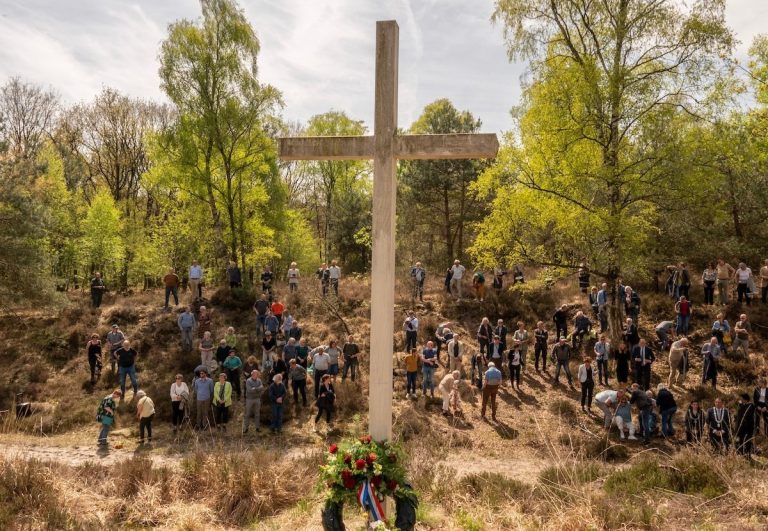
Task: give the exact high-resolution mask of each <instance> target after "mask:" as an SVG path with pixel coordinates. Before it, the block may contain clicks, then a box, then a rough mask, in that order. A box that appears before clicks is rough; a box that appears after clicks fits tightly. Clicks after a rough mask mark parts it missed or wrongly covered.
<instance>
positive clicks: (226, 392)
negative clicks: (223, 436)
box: [213, 372, 232, 431]
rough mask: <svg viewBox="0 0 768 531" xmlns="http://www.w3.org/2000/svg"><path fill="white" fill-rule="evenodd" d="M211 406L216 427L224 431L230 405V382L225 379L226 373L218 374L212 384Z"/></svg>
mask: <svg viewBox="0 0 768 531" xmlns="http://www.w3.org/2000/svg"><path fill="white" fill-rule="evenodd" d="M213 407H214V414H215V419H216V429H218V430H221V431H225V430H226V429H227V422H228V421H229V410H230V408H231V407H232V384H231V383H229V382H228V381H227V375H226V373H223V372H222V373H221V374H219V381H218V382H216V385H214V386H213Z"/></svg>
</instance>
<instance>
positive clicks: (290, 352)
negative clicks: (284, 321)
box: [283, 337, 297, 362]
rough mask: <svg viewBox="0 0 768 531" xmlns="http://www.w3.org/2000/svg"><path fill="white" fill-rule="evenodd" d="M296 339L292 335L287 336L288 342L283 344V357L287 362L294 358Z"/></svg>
mask: <svg viewBox="0 0 768 531" xmlns="http://www.w3.org/2000/svg"><path fill="white" fill-rule="evenodd" d="M296 347H297V345H296V340H295V339H293V338H292V337H290V338H288V342H287V343H286V344H285V345H283V359H284V360H285V361H287V362H290V361H291V360H295V359H296Z"/></svg>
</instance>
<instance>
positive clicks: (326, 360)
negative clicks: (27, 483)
mask: <svg viewBox="0 0 768 531" xmlns="http://www.w3.org/2000/svg"><path fill="white" fill-rule="evenodd" d="M309 355H310V357H311V358H312V366H313V367H314V369H315V372H314V373H313V374H312V379H313V380H314V381H315V398H317V395H318V393H319V392H320V382H321V381H322V378H323V376H325V374H327V373H328V367H330V365H331V357H330V356H329V355H328V354H327V353H326V352H325V347H324V346H320V347H317V348H314V349H312V351H311V352H310V353H309Z"/></svg>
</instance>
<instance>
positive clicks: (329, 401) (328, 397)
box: [315, 374, 336, 425]
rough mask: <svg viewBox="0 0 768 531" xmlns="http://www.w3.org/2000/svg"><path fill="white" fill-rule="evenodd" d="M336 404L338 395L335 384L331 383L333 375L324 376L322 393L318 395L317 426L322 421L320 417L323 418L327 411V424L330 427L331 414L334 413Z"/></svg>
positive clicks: (321, 384)
mask: <svg viewBox="0 0 768 531" xmlns="http://www.w3.org/2000/svg"><path fill="white" fill-rule="evenodd" d="M335 402H336V393H335V392H334V390H333V384H332V383H331V375H330V374H324V375H323V377H322V379H321V380H320V391H319V393H318V395H317V416H316V417H315V425H317V423H318V422H319V421H320V417H322V416H323V411H325V422H326V423H328V424H329V425H330V423H331V413H332V412H333V405H334V403H335Z"/></svg>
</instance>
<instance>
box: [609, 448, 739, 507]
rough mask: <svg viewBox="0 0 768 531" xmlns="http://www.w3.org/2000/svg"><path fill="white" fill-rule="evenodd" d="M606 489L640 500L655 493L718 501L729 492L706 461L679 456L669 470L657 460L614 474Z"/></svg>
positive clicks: (635, 465)
mask: <svg viewBox="0 0 768 531" xmlns="http://www.w3.org/2000/svg"><path fill="white" fill-rule="evenodd" d="M604 488H605V490H606V492H608V493H609V494H616V495H621V496H637V495H640V494H642V493H643V492H645V491H648V490H652V489H665V490H671V491H673V492H680V493H683V494H695V495H700V496H703V497H705V498H715V497H717V496H719V495H721V494H723V493H724V492H726V491H727V490H728V486H727V485H726V483H725V481H724V480H723V478H722V476H721V475H720V474H719V473H718V472H717V470H715V469H714V468H713V467H712V465H711V464H710V463H709V462H708V461H707V460H705V459H698V460H696V459H686V458H682V457H681V456H678V457H677V458H676V459H674V460H673V462H672V463H671V465H670V466H659V463H658V461H656V460H643V461H640V462H638V463H635V464H633V465H632V466H630V467H628V468H624V469H621V470H617V471H615V472H613V473H611V474H610V475H609V476H608V477H607V478H606V479H605V484H604Z"/></svg>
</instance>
